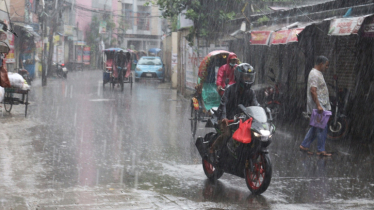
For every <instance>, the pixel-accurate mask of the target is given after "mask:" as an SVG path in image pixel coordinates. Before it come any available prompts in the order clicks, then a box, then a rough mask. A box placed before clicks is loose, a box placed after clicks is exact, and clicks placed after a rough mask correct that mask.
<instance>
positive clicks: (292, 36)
mask: <svg viewBox="0 0 374 210" xmlns="http://www.w3.org/2000/svg"><path fill="white" fill-rule="evenodd" d="M303 30H304V28H295V29H291V33H290V35H289V36H288V40H287V43H289V42H298V39H297V35H298V34H300V33H301V32H302V31H303Z"/></svg>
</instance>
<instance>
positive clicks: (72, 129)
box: [0, 70, 374, 209]
mask: <svg viewBox="0 0 374 210" xmlns="http://www.w3.org/2000/svg"><path fill="white" fill-rule="evenodd" d="M170 86H171V85H170V83H160V82H159V81H157V80H140V81H139V82H137V83H135V84H134V85H133V87H132V90H131V89H130V84H125V88H124V91H123V92H121V91H120V88H119V87H116V88H114V89H113V90H112V89H110V87H109V84H106V86H105V88H103V84H102V71H100V70H85V71H81V72H69V75H68V78H67V80H64V79H57V78H48V84H47V86H45V87H42V86H41V83H40V80H36V81H35V82H34V83H33V86H32V87H31V91H30V99H29V100H30V103H31V104H30V106H29V110H28V116H27V118H25V117H24V106H23V105H18V106H14V107H13V110H12V112H11V114H9V113H6V112H5V111H4V110H3V117H1V115H0V127H1V130H0V175H1V176H0V209H373V205H374V201H373V197H374V178H373V177H374V176H373V173H374V168H373V161H374V154H373V153H372V152H371V151H373V148H372V146H370V145H361V144H355V143H354V140H355V139H348V140H345V141H340V142H339V141H337V142H331V141H327V143H326V149H327V150H328V151H332V152H333V157H332V158H325V157H319V156H316V155H312V156H309V155H307V154H305V153H302V152H300V151H299V150H298V147H299V145H300V143H301V141H302V139H303V138H304V136H305V133H306V129H307V127H306V126H304V124H303V123H296V122H295V123H293V124H291V125H289V124H287V125H286V124H284V125H278V126H277V131H276V134H275V136H274V137H273V138H274V141H273V144H271V145H270V146H269V149H270V157H271V160H272V166H273V178H272V181H271V184H270V186H269V188H268V189H267V191H266V192H265V193H263V194H262V195H261V196H253V195H252V194H251V193H250V191H249V190H248V188H247V186H246V183H245V181H244V179H241V178H239V177H236V176H233V175H229V174H224V175H223V177H221V178H220V179H219V180H218V181H217V182H216V183H211V182H209V181H208V179H207V178H206V176H205V174H204V171H203V168H202V164H201V158H200V155H199V153H198V151H197V149H196V148H195V145H194V140H193V138H192V136H191V133H190V122H189V120H188V119H189V117H190V116H189V115H190V110H189V109H190V107H189V106H190V101H189V100H188V99H185V98H183V97H181V96H179V95H178V94H177V91H176V90H174V89H171V88H170ZM305 125H307V123H306V124H305ZM207 132H208V131H207V130H206V129H204V124H203V123H200V124H199V125H198V131H197V136H203V135H204V134H205V133H207ZM315 147H316V142H314V143H313V148H312V149H313V150H314V151H315V150H316V149H315Z"/></svg>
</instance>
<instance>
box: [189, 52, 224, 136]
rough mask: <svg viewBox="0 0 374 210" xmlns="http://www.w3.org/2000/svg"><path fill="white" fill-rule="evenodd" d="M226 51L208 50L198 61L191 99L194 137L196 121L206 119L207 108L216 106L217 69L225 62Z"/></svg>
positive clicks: (218, 101)
mask: <svg viewBox="0 0 374 210" xmlns="http://www.w3.org/2000/svg"><path fill="white" fill-rule="evenodd" d="M229 54H230V52H228V51H224V50H216V51H212V52H210V53H209V54H208V55H207V56H206V57H205V58H204V59H203V61H202V62H201V63H200V66H199V74H198V81H197V86H196V92H195V94H194V97H193V98H192V99H191V118H190V121H191V133H192V136H193V137H195V134H196V127H197V122H198V121H202V122H204V121H206V120H207V117H208V116H209V112H208V111H209V110H210V109H212V108H214V107H218V106H219V104H220V101H221V97H220V95H219V93H218V92H217V86H216V79H217V72H218V69H219V68H220V67H221V66H222V65H224V64H226V63H227V57H228V55H229Z"/></svg>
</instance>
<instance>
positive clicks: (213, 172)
mask: <svg viewBox="0 0 374 210" xmlns="http://www.w3.org/2000/svg"><path fill="white" fill-rule="evenodd" d="M202 164H203V169H204V173H205V175H206V176H207V177H208V179H209V180H210V181H214V180H217V179H219V178H221V176H222V175H223V173H224V171H223V170H221V169H218V168H215V167H214V166H213V165H212V164H210V163H209V162H208V160H207V159H206V158H203V161H202Z"/></svg>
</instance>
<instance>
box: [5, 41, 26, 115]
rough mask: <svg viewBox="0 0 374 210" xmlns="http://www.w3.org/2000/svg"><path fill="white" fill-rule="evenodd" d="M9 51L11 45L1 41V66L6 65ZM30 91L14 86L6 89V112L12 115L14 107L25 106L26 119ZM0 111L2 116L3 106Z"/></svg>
mask: <svg viewBox="0 0 374 210" xmlns="http://www.w3.org/2000/svg"><path fill="white" fill-rule="evenodd" d="M9 51H10V48H9V45H8V44H7V43H5V42H3V41H0V55H1V57H2V59H1V62H2V63H1V65H5V61H4V59H5V58H6V56H7V55H8V53H9ZM29 91H30V90H29V89H23V88H20V87H13V86H8V87H4V92H5V93H4V99H3V103H4V109H5V111H6V112H8V113H10V111H11V110H12V108H13V105H19V104H23V105H25V117H27V106H28V105H29V104H30V103H29ZM16 94H17V95H16ZM17 96H19V97H17ZM0 111H1V114H2V108H1V106H0Z"/></svg>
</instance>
